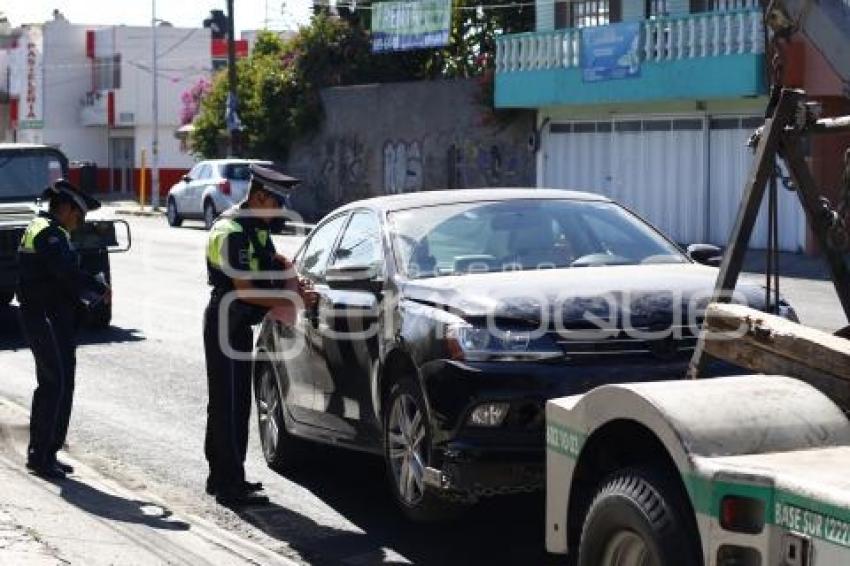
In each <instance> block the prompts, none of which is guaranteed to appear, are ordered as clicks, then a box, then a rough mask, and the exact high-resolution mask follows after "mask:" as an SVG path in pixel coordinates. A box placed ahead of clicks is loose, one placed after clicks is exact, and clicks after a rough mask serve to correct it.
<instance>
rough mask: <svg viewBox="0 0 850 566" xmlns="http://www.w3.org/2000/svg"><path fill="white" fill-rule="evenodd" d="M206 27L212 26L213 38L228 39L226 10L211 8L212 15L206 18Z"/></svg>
mask: <svg viewBox="0 0 850 566" xmlns="http://www.w3.org/2000/svg"><path fill="white" fill-rule="evenodd" d="M204 27H205V28H210V31H211V32H212V38H213V39H226V38H227V14H225V13H224V10H210V17H209V18H207V19H205V20H204Z"/></svg>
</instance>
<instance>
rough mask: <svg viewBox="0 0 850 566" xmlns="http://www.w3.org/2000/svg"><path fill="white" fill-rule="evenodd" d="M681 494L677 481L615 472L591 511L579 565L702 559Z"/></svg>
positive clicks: (680, 564)
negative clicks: (690, 528) (687, 520)
mask: <svg viewBox="0 0 850 566" xmlns="http://www.w3.org/2000/svg"><path fill="white" fill-rule="evenodd" d="M678 493H679V489H678V488H677V486H676V485H675V484H673V483H672V482H671V481H669V480H666V479H664V478H662V477H660V476H657V475H656V474H653V473H650V472H647V471H644V470H625V471H621V472H617V473H615V474H613V475H612V476H610V477H609V478H608V479H607V480H605V481H604V482H603V484H602V487H601V488H600V489H599V490H598V491H597V492H596V495H595V497H594V499H593V503H591V505H590V509H589V510H588V512H587V515H586V518H585V521H584V526H583V528H582V533H581V540H580V542H579V552H578V566H628V565H631V564H650V565H652V566H697V565H699V564H701V560H700V550H699V548H698V545H697V544H695V541H696V538H695V536H694V533H691V532H689V529H688V527H687V525H688V523H687V522H686V521H685V516H686V515H685V513H684V512H683V504H682V502H681V501H680V499H681V498H680V497H679V496H678Z"/></svg>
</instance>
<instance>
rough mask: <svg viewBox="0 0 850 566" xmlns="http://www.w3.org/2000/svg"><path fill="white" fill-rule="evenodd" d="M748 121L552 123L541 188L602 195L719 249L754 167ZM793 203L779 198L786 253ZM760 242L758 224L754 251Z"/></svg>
mask: <svg viewBox="0 0 850 566" xmlns="http://www.w3.org/2000/svg"><path fill="white" fill-rule="evenodd" d="M753 121H754V119H753V118H741V117H725V118H714V119H711V120H708V121H707V120H706V119H704V118H703V117H699V116H694V117H675V118H661V117H659V118H653V119H639V120H638V119H634V120H630V119H615V120H605V121H583V122H568V123H556V124H552V125H551V126H550V129H549V132H548V134H549V135H547V136H546V138H545V140H544V148H543V151H544V154H543V157H544V160H545V161H544V167H543V179H542V180H541V181H542V182H541V186H547V187H553V188H568V189H579V190H587V191H591V192H597V193H601V194H604V195H606V196H609V197H611V198H613V199H615V200H617V201H619V202H621V203H623V204H624V205H626V206H628V207H629V208H631V209H632V210H634V211H635V212H637V213H638V214H640V215H641V216H643V217H644V218H646V219H647V220H649V221H650V222H652V223H653V224H655V225H656V226H658V227H659V228H660V229H661V230H663V231H664V232H665V233H666V234H668V235H670V236H671V237H672V238H673V239H674V240H676V241H678V242H681V243H693V242H711V243H715V244H718V245H725V244H726V243H727V240H728V237H729V231H730V230H731V226H732V223H733V222H734V219H735V214H736V212H737V209H738V206H739V204H740V196H741V193H742V191H743V187H744V183H745V181H746V177H747V174H748V171H749V167H750V164H751V163H752V153H751V152H750V151H749V150H748V149H747V148H746V144H745V142H746V140H747V138H748V136H749V134H750V133H751V132H752V124H753ZM707 124H711V126H712V129H711V130H710V132H709V134H708V135H706V127H707ZM707 187H710V190H709V189H707ZM795 204H796V203H795V202H794V200H793V195H791V194H785V195H782V199H781V201H780V226H782V230H781V233H780V244H781V247H782V249H784V250H791V251H796V250H798V249H801V248H802V245H803V243H804V239H805V233H804V230H805V224H804V222H803V217H802V212H801V211H800V210H799V206H795ZM766 242H767V230H766V222H765V220H764V219H761V220H760V222H759V225H758V226H757V228H756V233H755V234H754V238H753V247H764V246H765V245H766Z"/></svg>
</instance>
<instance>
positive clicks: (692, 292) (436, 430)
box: [254, 189, 793, 520]
mask: <svg viewBox="0 0 850 566" xmlns="http://www.w3.org/2000/svg"><path fill="white" fill-rule="evenodd" d="M718 253H719V251H718V250H717V249H716V248H711V247H708V246H696V247H693V248H692V249H691V253H690V254H688V253H683V252H682V251H681V250H680V249H679V248H678V247H677V246H676V245H675V244H673V243H672V242H670V241H669V240H668V239H667V238H665V237H664V236H663V235H662V234H660V233H659V232H658V231H657V230H655V229H654V228H653V227H652V226H650V225H648V224H647V223H645V222H644V221H642V220H641V219H639V218H638V217H636V216H635V215H634V214H632V213H630V212H629V211H627V210H626V209H625V208H623V207H621V206H620V205H618V204H616V203H614V202H612V201H610V200H608V199H606V198H603V197H600V196H597V195H593V194H588V193H578V192H569V191H554V190H538V189H491V190H484V189H480V190H467V191H440V192H425V193H416V194H406V195H397V196H387V197H380V198H375V199H369V200H364V201H360V202H355V203H352V204H350V205H347V206H345V207H343V208H340V209H338V210H336V211H334V212H333V213H331V214H330V215H328V216H327V217H326V218H325V219H323V220H322V221H321V222H320V223H319V224H318V226H317V227H316V228H315V230H314V231H313V232H312V233H311V235H310V237H309V238H308V239H307V240H306V242H305V243H304V245H303V246H302V247H301V249H300V250H299V252H298V253H297V255H296V257H295V260H294V261H295V265H296V268H297V270H298V272H299V274H300V275H302V276H303V277H306V278H309V279H311V280H312V281H313V282H314V284H315V287H316V289H317V291H318V292H319V295H320V300H319V304H318V307H317V308H316V309H315V310H312V311H307V312H303V313H301V314H300V315H299V316H298V318H297V320H296V321H295V322H294V324H292V323H285V322H279V321H278V320H276V319H275V318H274V317H268V318H267V319H266V321H265V322H264V324H263V327H262V329H261V333H260V335H259V339H258V342H257V349H256V353H255V363H254V380H255V391H256V397H257V405H258V414H259V422H260V436H261V439H262V444H263V450H264V454H265V457H266V459H267V461H268V462H269V464H270V465H271V466H272V467H274V468H276V469H282V468H285V467H286V466H289V465H292V464H298V463H299V462H301V461H303V459H304V458H308V457H309V454H307V453H306V452H308V451H309V442H305V440H306V441H311V442H322V443H329V444H334V445H339V446H345V447H348V448H352V449H357V450H365V451H369V452H374V453H376V454H381V455H382V456H383V457H384V458H385V459H386V464H387V466H386V467H387V475H388V478H389V482H390V485H391V488H392V490H393V493H394V494H395V496H396V498H397V500H398V502H399V504H400V505H401V507H402V509H403V510H404V511H405V513H406V514H407V515H408V516H409V517H411V518H413V519H416V520H433V519H437V518H441V517H445V516H447V515H450V514H452V513H454V512H456V511H457V510H458V509H460V508H462V507H463V506H464V505H465V504H468V503H471V502H474V501H476V500H477V499H478V498H480V497H482V496H487V495H493V494H499V493H510V492H521V491H531V490H535V489H539V488H541V487H542V485H543V465H544V453H545V452H544V445H545V438H544V436H545V430H544V429H545V423H544V405H545V402H546V400H547V399H551V398H554V397H561V396H565V395H572V394H577V393H582V392H585V391H587V390H589V389H591V388H593V387H596V386H599V385H603V384H606V383H613V382H633V381H643V380H658V379H671V378H678V377H682V376H683V375H684V371H685V368H686V366H687V362H688V360H689V356H690V353H691V352H692V351H693V348H694V346H695V342H696V338H695V334H696V333H697V331H698V325H699V322H700V314H701V311H702V309H704V307H705V305H706V303H707V302H708V299H709V297H710V293H711V290H712V288H713V286H714V281H715V279H716V276H717V270H716V269H715V268H714V267H709V266H706V265H700V264H699V263H697V262H696V261H694V259H699V260H700V261H703V262H709V261H713V260H716V257H714V258H712V257H711V256H716V255H717V254H718ZM691 256H693V257H691ZM739 290H740V293H741V295H740V296H739V300H740V301H742V302H746V303H748V304H750V305H751V306H754V307H756V308H762V307H763V305H764V293H763V291H762V290H761V289H760V288H759V287H757V286H749V287H739ZM780 307H781V309H782V310H784V311H785V312H786V313H787V314H789V316H790V315H792V314H793V313H792V312H791V311H790V307H788V306H787V305H785V304H782V305H780Z"/></svg>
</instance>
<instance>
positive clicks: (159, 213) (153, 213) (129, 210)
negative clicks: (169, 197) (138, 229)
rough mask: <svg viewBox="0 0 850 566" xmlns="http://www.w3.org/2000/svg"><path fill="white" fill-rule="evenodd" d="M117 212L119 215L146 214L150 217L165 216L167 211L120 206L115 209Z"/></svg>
mask: <svg viewBox="0 0 850 566" xmlns="http://www.w3.org/2000/svg"><path fill="white" fill-rule="evenodd" d="M115 214H117V215H119V216H145V217H148V218H153V217H160V216H165V212H164V211H162V210H142V209H138V210H134V209H132V208H119V209H117V210H115Z"/></svg>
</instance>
